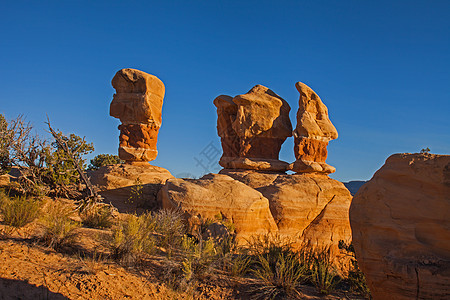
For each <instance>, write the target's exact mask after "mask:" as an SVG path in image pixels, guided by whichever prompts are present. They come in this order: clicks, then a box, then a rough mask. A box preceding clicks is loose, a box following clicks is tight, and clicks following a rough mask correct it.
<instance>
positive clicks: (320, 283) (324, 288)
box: [309, 247, 341, 295]
mask: <svg viewBox="0 0 450 300" xmlns="http://www.w3.org/2000/svg"><path fill="white" fill-rule="evenodd" d="M330 254H331V250H330V248H329V247H328V248H323V249H320V248H317V249H314V250H311V252H310V253H309V258H310V261H311V267H310V270H311V276H310V281H311V282H312V283H313V284H314V286H315V287H316V289H317V291H318V292H319V293H322V294H327V295H328V294H329V293H331V292H332V291H334V290H335V288H336V286H337V284H338V283H339V282H340V281H341V279H340V277H339V276H338V275H337V271H336V268H335V267H334V265H333V263H332V260H331V255H330Z"/></svg>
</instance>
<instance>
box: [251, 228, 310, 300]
mask: <svg viewBox="0 0 450 300" xmlns="http://www.w3.org/2000/svg"><path fill="white" fill-rule="evenodd" d="M250 249H251V251H252V252H253V253H256V255H255V256H254V259H253V264H252V265H251V270H252V273H253V275H254V276H255V277H256V278H258V279H259V280H260V281H261V283H260V284H258V286H257V287H256V288H254V289H253V292H254V293H255V297H256V298H263V299H275V298H277V297H282V298H283V299H284V298H290V297H294V298H295V297H297V296H298V294H299V293H298V291H297V289H298V286H299V285H300V284H302V283H303V282H305V281H306V280H307V278H308V274H309V266H308V265H306V264H304V263H303V260H302V259H301V257H300V255H299V254H298V253H297V252H295V251H293V250H292V248H291V246H290V245H289V244H285V243H282V241H281V239H280V238H279V237H276V236H275V237H270V236H262V237H260V238H259V239H256V240H254V242H253V243H252V244H250Z"/></svg>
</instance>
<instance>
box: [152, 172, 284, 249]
mask: <svg viewBox="0 0 450 300" xmlns="http://www.w3.org/2000/svg"><path fill="white" fill-rule="evenodd" d="M158 198H159V201H160V202H161V204H162V207H163V208H167V209H181V210H182V211H183V212H184V214H185V215H186V217H187V219H188V221H189V223H191V224H192V223H196V221H193V219H198V218H200V219H201V220H203V221H205V220H207V219H211V220H214V219H215V218H216V216H218V215H219V216H220V218H223V219H226V220H228V221H230V222H232V223H233V224H234V226H235V227H236V233H237V239H238V241H239V242H240V243H243V242H245V240H246V239H248V238H249V237H250V236H251V235H254V234H265V233H275V232H276V231H277V226H276V224H275V222H274V220H273V217H272V215H271V213H270V209H269V201H268V200H267V199H266V198H265V197H264V196H263V195H262V194H261V193H260V192H258V191H256V190H254V189H252V188H250V187H248V186H246V185H245V184H243V183H241V182H239V181H237V180H234V179H233V178H231V177H229V176H227V175H218V174H208V175H205V176H204V177H202V178H201V179H176V178H175V179H169V180H168V181H167V183H166V185H164V187H163V188H162V189H161V190H160V192H159V194H158Z"/></svg>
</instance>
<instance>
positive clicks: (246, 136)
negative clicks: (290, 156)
mask: <svg viewBox="0 0 450 300" xmlns="http://www.w3.org/2000/svg"><path fill="white" fill-rule="evenodd" d="M214 105H215V106H216V107H217V116H218V117H217V132H218V134H219V136H220V138H221V142H222V149H223V156H222V158H221V159H220V162H219V164H220V165H221V166H222V167H224V168H232V169H253V170H272V171H285V170H286V169H287V167H288V164H287V163H285V162H282V161H280V160H278V154H279V152H280V149H281V145H282V144H283V143H284V141H285V140H286V138H287V137H289V136H291V135H292V125H291V121H290V120H289V111H290V109H291V108H290V107H289V104H288V103H287V102H286V101H285V100H284V99H283V98H281V97H280V96H278V95H277V94H275V93H274V92H273V91H272V90H270V89H268V88H266V87H264V86H262V85H256V86H254V87H253V88H252V89H251V90H250V91H249V92H248V93H246V94H243V95H238V96H236V97H234V98H231V97H230V96H224V95H222V96H219V97H217V98H216V99H214Z"/></svg>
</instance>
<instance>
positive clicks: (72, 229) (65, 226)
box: [40, 201, 80, 249]
mask: <svg viewBox="0 0 450 300" xmlns="http://www.w3.org/2000/svg"><path fill="white" fill-rule="evenodd" d="M73 215H74V210H73V209H72V208H71V207H70V206H68V205H66V204H64V203H61V202H58V201H55V202H54V203H51V204H50V205H48V207H47V210H46V212H45V213H44V214H43V217H42V220H41V222H42V228H43V232H42V235H41V238H40V240H41V241H42V242H43V243H44V244H45V245H47V246H49V247H52V248H54V249H60V248H62V247H64V246H68V245H70V244H71V243H73V241H74V239H75V236H76V229H78V228H79V227H80V224H79V223H78V222H76V221H74V220H72V216H73Z"/></svg>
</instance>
